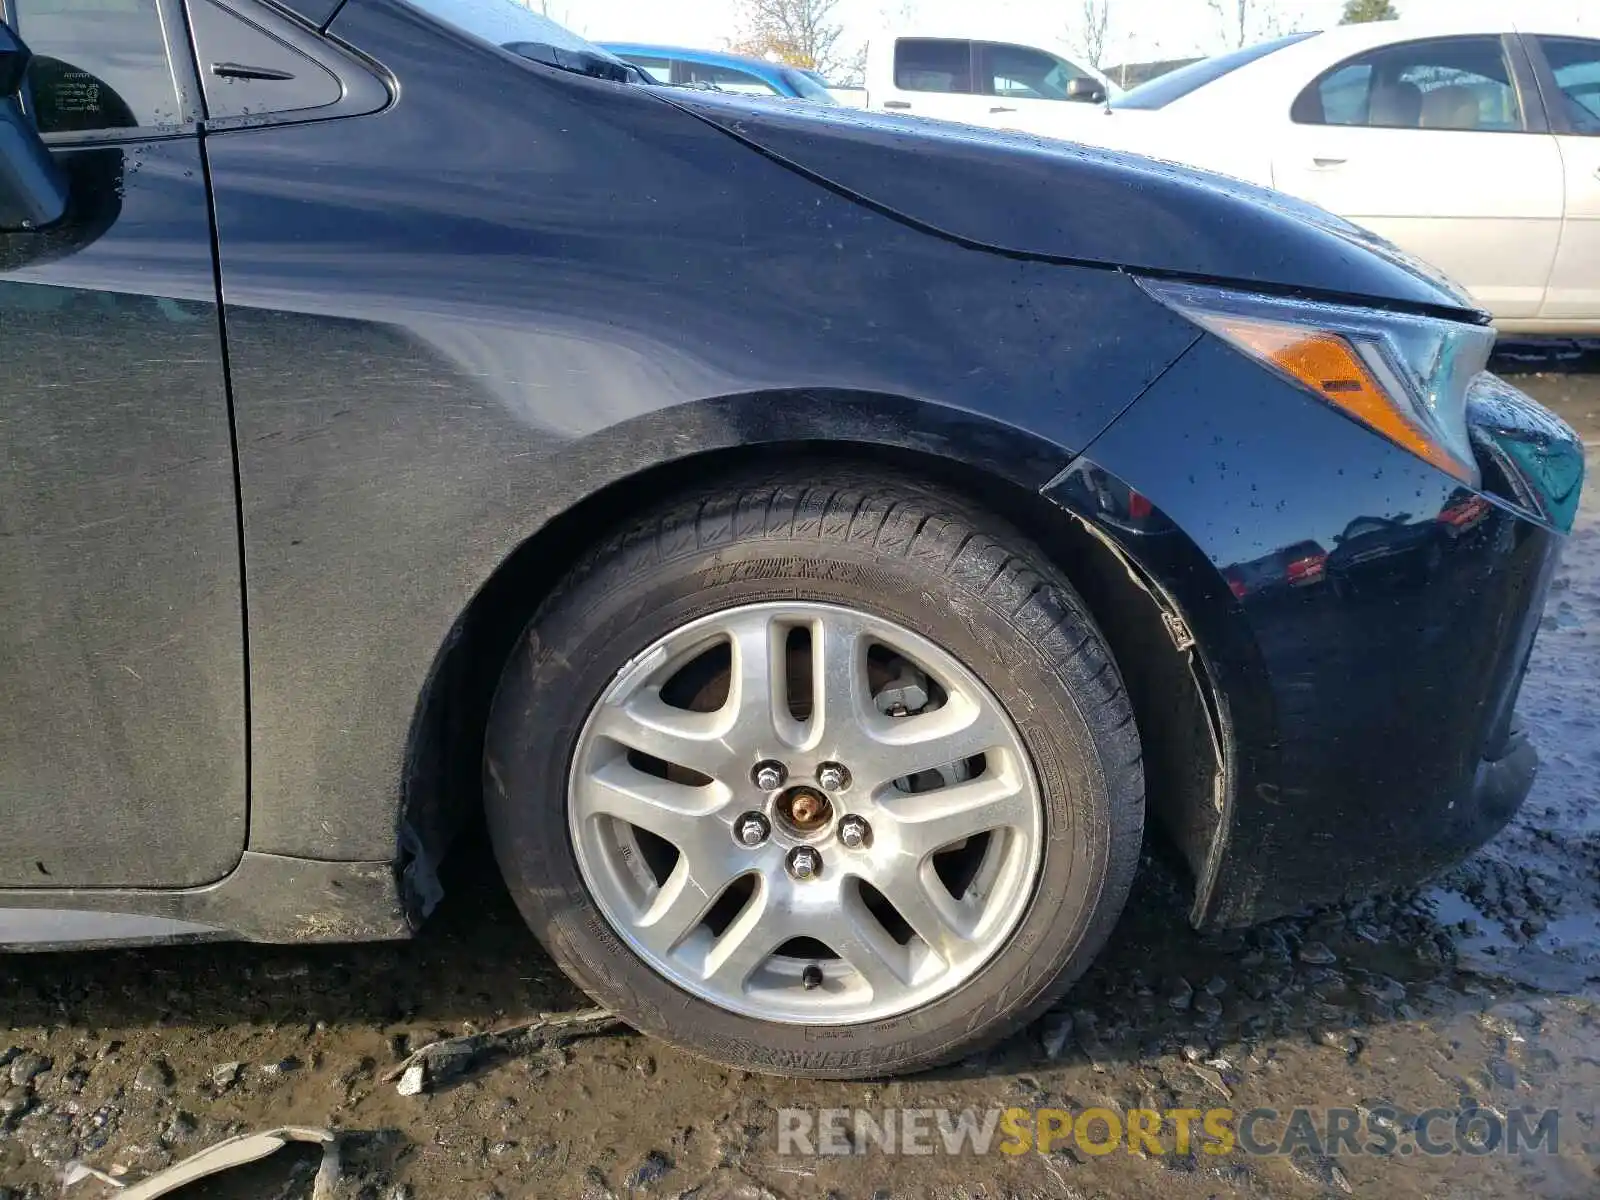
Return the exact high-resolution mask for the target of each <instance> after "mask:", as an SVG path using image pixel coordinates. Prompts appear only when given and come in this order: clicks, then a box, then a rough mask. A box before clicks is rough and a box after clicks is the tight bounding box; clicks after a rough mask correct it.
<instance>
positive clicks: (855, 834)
mask: <svg viewBox="0 0 1600 1200" xmlns="http://www.w3.org/2000/svg"><path fill="white" fill-rule="evenodd" d="M871 840H872V826H870V825H868V824H867V823H866V822H865V821H863V820H862V819H861V818H860V817H846V818H845V819H844V820H842V821H840V822H839V842H840V844H841V845H843V846H845V847H846V848H847V849H850V850H859V849H861V847H863V846H865V845H866V844H867V843H868V842H870V841H871Z"/></svg>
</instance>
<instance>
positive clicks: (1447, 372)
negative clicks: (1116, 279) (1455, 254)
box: [1139, 279, 1495, 488]
mask: <svg viewBox="0 0 1600 1200" xmlns="http://www.w3.org/2000/svg"><path fill="white" fill-rule="evenodd" d="M1139 284H1140V286H1141V287H1143V288H1144V290H1145V291H1146V292H1148V293H1149V294H1150V295H1151V296H1153V297H1154V298H1155V299H1157V300H1159V301H1160V302H1161V303H1162V304H1165V305H1166V306H1167V307H1168V308H1170V309H1172V310H1173V311H1175V312H1177V313H1179V314H1181V315H1182V316H1184V317H1186V318H1188V319H1189V320H1191V321H1193V322H1194V323H1195V324H1197V325H1199V326H1200V327H1201V328H1203V329H1206V330H1208V331H1210V332H1211V333H1214V334H1216V335H1217V336H1218V337H1220V338H1222V339H1223V340H1224V341H1226V342H1228V343H1229V344H1230V345H1232V346H1234V347H1235V348H1236V349H1238V350H1241V351H1243V352H1244V353H1245V354H1247V355H1249V356H1250V357H1251V358H1253V359H1255V360H1256V361H1258V362H1260V363H1262V364H1263V365H1265V366H1267V367H1269V368H1270V369H1272V370H1274V371H1276V372H1277V373H1278V374H1279V375H1282V376H1283V377H1284V378H1285V379H1288V380H1289V381H1290V382H1292V383H1295V384H1297V385H1298V386H1300V387H1302V388H1304V389H1305V390H1306V391H1308V392H1310V393H1311V394H1312V395H1314V396H1316V397H1317V398H1318V399H1319V400H1324V401H1326V402H1327V403H1329V404H1331V405H1333V406H1334V407H1335V408H1337V409H1339V410H1340V411H1341V412H1343V413H1344V414H1345V415H1346V416H1349V417H1352V418H1354V419H1355V420H1357V421H1360V422H1361V423H1362V424H1363V425H1366V426H1368V427H1369V428H1372V429H1374V430H1376V431H1377V432H1379V433H1381V434H1383V436H1384V437H1386V438H1388V439H1389V440H1390V441H1392V442H1394V443H1395V444H1396V445H1398V446H1402V447H1404V448H1405V449H1407V450H1409V451H1411V453H1413V454H1415V455H1416V456H1417V457H1418V458H1421V459H1423V460H1424V461H1426V462H1429V463H1432V464H1433V465H1434V466H1436V467H1438V468H1439V469H1440V470H1441V471H1445V472H1447V473H1449V474H1450V475H1453V476H1454V477H1455V478H1457V479H1459V480H1461V481H1462V482H1463V483H1465V484H1467V485H1468V486H1469V487H1474V488H1476V487H1477V486H1479V482H1480V477H1479V472H1478V464H1477V460H1476V459H1475V458H1474V457H1473V453H1472V443H1471V440H1470V438H1469V437H1468V434H1467V393H1468V391H1469V389H1470V388H1471V386H1472V382H1473V380H1474V379H1476V378H1477V377H1478V376H1479V375H1480V374H1481V373H1482V372H1483V371H1484V369H1485V368H1486V367H1487V366H1488V364H1489V355H1490V354H1491V353H1492V352H1493V350H1494V341H1495V334H1494V330H1493V329H1491V328H1489V327H1487V326H1482V325H1468V324H1465V323H1463V322H1460V321H1449V320H1444V319H1441V318H1437V317H1424V316H1417V315H1415V314H1411V313H1393V312H1384V311H1382V310H1379V309H1372V308H1356V307H1351V306H1349V305H1344V304H1327V303H1324V302H1322V301H1314V300H1295V299H1290V298H1285V297H1278V296H1262V295H1258V294H1256V293H1254V292H1240V291H1233V290H1231V289H1227V288H1217V287H1206V286H1202V285H1198V284H1189V283H1173V282H1166V281H1161V280H1150V279H1141V280H1140V281H1139Z"/></svg>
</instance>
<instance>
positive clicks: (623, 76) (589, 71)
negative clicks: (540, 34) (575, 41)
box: [505, 42, 633, 83]
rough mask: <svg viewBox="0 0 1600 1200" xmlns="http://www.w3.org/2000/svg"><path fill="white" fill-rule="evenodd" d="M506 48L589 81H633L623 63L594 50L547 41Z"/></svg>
mask: <svg viewBox="0 0 1600 1200" xmlns="http://www.w3.org/2000/svg"><path fill="white" fill-rule="evenodd" d="M505 49H507V50H509V51H511V53H513V54H520V55H521V56H522V57H523V58H527V59H532V60H533V61H534V62H536V63H543V64H544V65H545V66H547V67H554V68H555V69H556V70H558V71H570V72H571V73H572V74H574V75H587V76H588V77H589V78H590V79H609V80H611V82H613V83H629V82H631V81H632V79H633V75H632V73H631V72H630V71H629V70H628V65H627V64H626V63H624V62H622V61H621V60H620V59H615V58H612V57H611V56H610V55H609V54H596V53H595V52H594V51H593V50H568V49H566V48H565V47H563V46H552V45H550V44H549V43H548V42H507V43H506V44H505Z"/></svg>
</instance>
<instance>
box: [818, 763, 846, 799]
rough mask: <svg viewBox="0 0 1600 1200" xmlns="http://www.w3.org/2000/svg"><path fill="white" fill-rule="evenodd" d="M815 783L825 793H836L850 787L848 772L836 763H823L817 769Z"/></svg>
mask: <svg viewBox="0 0 1600 1200" xmlns="http://www.w3.org/2000/svg"><path fill="white" fill-rule="evenodd" d="M817 782H818V783H820V784H821V785H822V790H823V791H825V792H837V791H839V790H840V789H842V788H847V787H849V786H850V772H849V771H847V770H845V769H844V768H843V767H842V766H840V765H839V764H838V763H831V762H830V763H823V764H822V765H821V766H820V767H818V768H817Z"/></svg>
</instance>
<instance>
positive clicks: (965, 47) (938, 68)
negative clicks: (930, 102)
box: [894, 38, 972, 95]
mask: <svg viewBox="0 0 1600 1200" xmlns="http://www.w3.org/2000/svg"><path fill="white" fill-rule="evenodd" d="M894 85H895V87H897V88H899V89H900V90H901V91H903V92H958V93H961V94H962V95H969V94H970V93H971V92H972V43H971V42H954V41H947V40H944V39H938V38H901V39H900V40H899V41H898V42H896V43H895V45H894Z"/></svg>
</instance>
